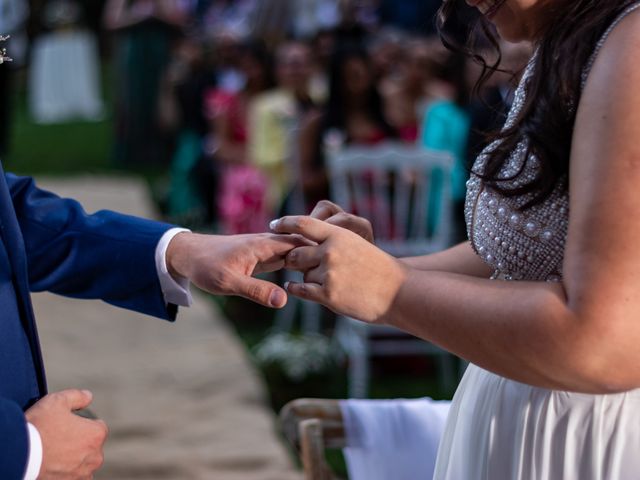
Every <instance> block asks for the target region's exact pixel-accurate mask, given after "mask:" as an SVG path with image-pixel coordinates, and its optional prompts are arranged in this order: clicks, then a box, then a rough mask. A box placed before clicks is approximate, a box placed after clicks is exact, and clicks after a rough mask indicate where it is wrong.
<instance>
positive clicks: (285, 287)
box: [284, 282, 291, 292]
mask: <svg viewBox="0 0 640 480" xmlns="http://www.w3.org/2000/svg"><path fill="white" fill-rule="evenodd" d="M290 283H291V282H284V289H285V290H286V291H287V292H288V291H289V284H290Z"/></svg>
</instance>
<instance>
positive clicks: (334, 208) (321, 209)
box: [310, 200, 344, 220]
mask: <svg viewBox="0 0 640 480" xmlns="http://www.w3.org/2000/svg"><path fill="white" fill-rule="evenodd" d="M343 211H344V210H342V208H341V207H340V206H339V205H336V204H335V203H333V202H330V201H329V200H320V201H319V202H318V203H317V205H316V206H315V207H314V209H313V211H312V212H311V215H310V216H311V217H313V218H317V219H318V220H326V219H328V218H331V217H333V216H334V215H336V214H338V213H340V212H343Z"/></svg>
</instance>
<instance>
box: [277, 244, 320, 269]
mask: <svg viewBox="0 0 640 480" xmlns="http://www.w3.org/2000/svg"><path fill="white" fill-rule="evenodd" d="M321 262H322V252H321V251H320V248H319V247H300V248H296V249H294V250H291V251H290V252H289V254H288V255H287V256H286V258H285V268H288V269H289V270H296V271H299V272H304V271H306V270H309V269H310V268H315V267H317V266H318V265H320V263H321Z"/></svg>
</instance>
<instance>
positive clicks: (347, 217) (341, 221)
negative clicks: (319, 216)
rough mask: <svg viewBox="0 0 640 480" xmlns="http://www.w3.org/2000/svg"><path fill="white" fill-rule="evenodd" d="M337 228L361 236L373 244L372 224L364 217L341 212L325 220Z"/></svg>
mask: <svg viewBox="0 0 640 480" xmlns="http://www.w3.org/2000/svg"><path fill="white" fill-rule="evenodd" d="M325 221H326V222H327V223H330V224H331V225H335V226H336V227H341V228H346V229H347V230H351V231H352V232H353V233H356V234H358V235H360V236H361V237H362V238H364V239H365V240H366V241H367V242H369V243H373V228H372V227H371V222H369V220H367V219H366V218H363V217H358V216H357V215H352V214H351V213H346V212H339V213H336V214H335V215H333V216H331V217H329V218H327V219H326V220H325Z"/></svg>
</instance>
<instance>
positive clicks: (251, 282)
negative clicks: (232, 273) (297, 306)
mask: <svg viewBox="0 0 640 480" xmlns="http://www.w3.org/2000/svg"><path fill="white" fill-rule="evenodd" d="M236 282H237V284H236V285H235V288H234V291H235V293H236V294H237V295H240V296H241V297H244V298H248V299H249V300H251V301H254V302H256V303H259V304H261V305H264V306H265V307H271V308H282V307H284V306H285V304H286V303H287V294H286V292H285V291H284V290H283V289H282V288H280V287H278V286H277V285H274V284H273V283H271V282H267V281H264V280H259V279H257V278H253V277H238V278H237V280H236Z"/></svg>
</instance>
